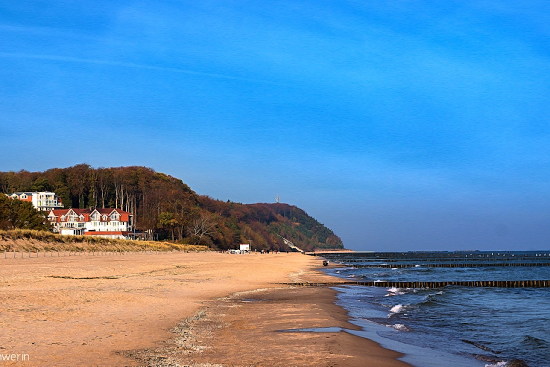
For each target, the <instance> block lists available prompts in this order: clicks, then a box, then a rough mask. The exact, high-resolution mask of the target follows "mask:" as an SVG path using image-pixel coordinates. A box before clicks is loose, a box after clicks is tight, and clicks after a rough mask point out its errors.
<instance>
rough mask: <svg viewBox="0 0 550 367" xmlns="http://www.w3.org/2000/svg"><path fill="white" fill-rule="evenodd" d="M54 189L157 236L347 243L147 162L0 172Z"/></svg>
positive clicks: (20, 182)
mask: <svg viewBox="0 0 550 367" xmlns="http://www.w3.org/2000/svg"><path fill="white" fill-rule="evenodd" d="M15 191H53V192H55V193H56V194H57V195H59V196H60V197H61V198H62V200H63V203H64V205H65V207H66V208H68V207H72V208H96V207H97V208H106V207H107V208H108V207H116V208H120V209H123V210H126V211H129V212H131V213H133V214H134V218H135V220H136V228H137V229H138V230H141V231H146V232H148V233H150V234H151V236H153V237H154V238H156V239H171V240H176V241H183V242H187V243H192V244H206V245H210V246H215V247H218V248H220V249H227V248H235V246H236V245H237V244H239V243H248V242H251V243H252V246H253V248H257V249H269V248H271V249H286V247H285V246H284V245H283V242H282V238H281V237H285V238H287V239H289V240H290V241H292V242H293V243H294V244H296V245H297V246H299V247H301V248H303V249H305V250H313V249H315V248H342V247H343V246H342V241H341V240H340V238H339V237H338V236H336V235H335V234H334V233H333V232H332V231H331V230H330V229H328V228H326V227H325V226H323V225H322V224H320V223H319V222H317V221H316V220H315V219H314V218H312V217H310V216H309V215H307V213H305V212H304V211H303V210H301V209H299V208H297V207H295V206H292V205H288V204H279V203H277V204H240V203H233V202H223V201H219V200H215V199H212V198H209V197H207V196H201V195H197V194H196V193H195V192H194V191H193V190H191V189H190V188H189V186H187V185H186V184H185V183H183V182H182V181H181V180H179V179H177V178H174V177H172V176H169V175H166V174H163V173H159V172H155V171H154V170H152V169H150V168H146V167H117V168H92V167H90V166H89V165H86V164H79V165H76V166H73V167H68V168H54V169H50V170H47V171H45V172H28V171H20V172H0V192H3V193H12V192H15Z"/></svg>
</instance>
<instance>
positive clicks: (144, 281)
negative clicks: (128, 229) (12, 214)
mask: <svg viewBox="0 0 550 367" xmlns="http://www.w3.org/2000/svg"><path fill="white" fill-rule="evenodd" d="M320 263H321V260H320V259H319V258H315V257H311V256H304V255H300V254H294V253H293V254H286V253H280V254H264V255H262V254H249V255H230V254H221V253H213V252H210V253H178V252H175V253H163V254H142V253H134V254H125V255H108V256H91V255H84V256H71V257H60V258H57V257H45V258H44V257H38V258H30V259H29V258H25V259H19V258H18V259H10V258H8V259H1V260H0V264H1V266H0V288H1V294H0V312H1V315H2V332H1V333H0V354H3V355H8V354H9V355H11V354H17V355H20V358H23V357H24V356H26V358H27V359H28V360H25V361H22V360H19V361H0V366H1V365H6V366H12V365H13V366H18V365H25V366H147V365H148V366H177V365H180V366H186V365H188V366H217V365H223V366H263V365H271V366H367V365H372V366H390V367H391V366H406V364H405V363H402V362H400V361H397V360H396V359H395V358H397V357H399V354H398V353H396V352H393V351H389V350H386V349H383V348H381V347H380V346H378V345H377V344H375V343H373V342H371V341H369V340H365V339H362V338H359V337H356V336H353V335H350V334H347V333H343V332H333V333H303V332H282V331H281V330H288V329H296V328H312V327H345V328H350V329H353V328H355V326H354V325H352V324H349V323H348V322H347V315H346V313H345V312H344V311H343V310H342V309H341V308H340V307H338V306H336V305H335V304H334V302H333V301H334V297H335V292H334V291H333V290H331V289H326V288H298V287H289V286H282V285H280V284H278V283H282V282H300V281H322V280H325V281H326V280H329V279H332V278H330V277H328V276H326V275H324V274H322V273H321V272H319V271H318V270H316V269H317V268H318V267H319V266H320V265H321V264H320Z"/></svg>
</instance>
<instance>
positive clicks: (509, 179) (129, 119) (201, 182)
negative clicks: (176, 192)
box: [0, 0, 550, 250]
mask: <svg viewBox="0 0 550 367" xmlns="http://www.w3.org/2000/svg"><path fill="white" fill-rule="evenodd" d="M549 66H550V3H549V2H548V1H532V0H527V1H522V2H513V1H490V0H487V1H483V0H477V1H435V0H434V1H413V0H401V1H392V2H381V1H343V0H342V1H319V0H315V1H277V2H271V3H270V2H265V1H244V0H241V1H223V2H222V1H167V0H163V1H162V0H161V1H154V2H153V1H116V2H112V1H63V2H61V1H25V2H16V1H0V109H1V111H2V113H1V114H0V157H2V159H1V160H0V170H3V171H6V170H20V169H27V170H45V169H48V168H52V167H67V166H70V165H73V164H77V163H82V162H85V163H88V164H91V165H92V166H95V167H109V166H125V165H144V166H149V167H152V168H154V169H156V170H157V171H161V172H166V173H169V174H171V175H173V176H176V177H179V178H181V179H183V180H184V181H185V182H186V183H188V184H189V185H190V186H191V187H192V188H193V189H194V190H196V191H197V192H198V193H200V194H206V195H210V196H212V197H215V198H219V199H222V200H227V199H231V200H233V201H239V202H245V203H252V202H272V201H274V198H275V196H276V195H279V196H280V197H281V200H282V201H283V202H288V203H291V204H295V205H298V206H300V207H302V208H303V209H305V210H306V211H308V212H309V213H310V214H312V215H313V216H315V217H316V218H317V219H318V220H319V221H321V222H322V223H324V224H326V225H328V226H329V227H330V228H332V229H333V230H334V231H335V232H336V233H337V234H338V235H340V236H341V237H342V239H343V240H344V243H345V245H346V246H347V247H349V248H352V249H357V250H430V249H442V250H460V249H548V248H549V247H550V246H549V243H550V225H549V224H550V185H549V183H550V182H549V181H550V169H549V168H550V119H549V116H550V105H549V103H548V102H549V96H550V93H549V92H550V67H549Z"/></svg>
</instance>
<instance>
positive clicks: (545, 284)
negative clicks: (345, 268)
mask: <svg viewBox="0 0 550 367" xmlns="http://www.w3.org/2000/svg"><path fill="white" fill-rule="evenodd" d="M281 284H285V285H292V286H300V287H338V286H342V285H361V286H366V287H384V288H391V287H395V288H443V287H447V286H460V287H491V288H550V280H474V281H447V282H393V281H372V282H349V281H342V282H323V283H310V282H303V283H281Z"/></svg>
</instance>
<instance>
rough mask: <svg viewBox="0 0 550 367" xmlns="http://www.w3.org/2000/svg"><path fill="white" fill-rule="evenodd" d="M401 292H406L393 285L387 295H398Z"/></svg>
mask: <svg viewBox="0 0 550 367" xmlns="http://www.w3.org/2000/svg"><path fill="white" fill-rule="evenodd" d="M400 294H405V292H403V290H401V288H397V287H391V288H389V289H388V294H386V295H385V297H390V296H398V295H400Z"/></svg>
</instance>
